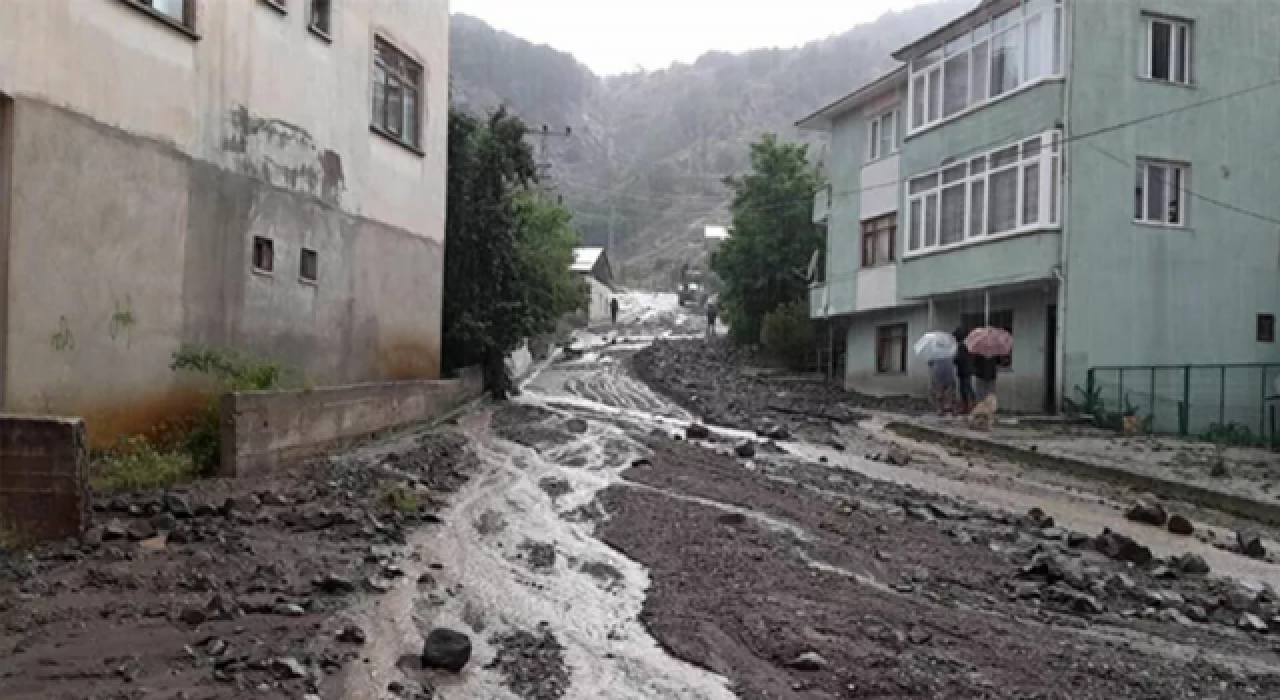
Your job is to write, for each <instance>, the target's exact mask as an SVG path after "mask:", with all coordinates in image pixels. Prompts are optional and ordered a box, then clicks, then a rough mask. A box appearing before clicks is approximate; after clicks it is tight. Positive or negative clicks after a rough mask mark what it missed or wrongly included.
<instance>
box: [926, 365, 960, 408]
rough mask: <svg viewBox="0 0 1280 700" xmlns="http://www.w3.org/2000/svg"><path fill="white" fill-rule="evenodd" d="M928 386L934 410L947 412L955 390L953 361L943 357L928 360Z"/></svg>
mask: <svg viewBox="0 0 1280 700" xmlns="http://www.w3.org/2000/svg"><path fill="white" fill-rule="evenodd" d="M929 386H930V388H931V389H932V391H931V392H930V398H932V399H933V408H934V410H935V411H937V412H938V413H939V414H944V413H947V412H949V411H950V410H951V407H952V404H953V402H954V399H953V397H954V396H955V391H956V366H955V363H954V362H953V361H952V360H949V359H947V358H944V357H938V358H934V359H932V360H929Z"/></svg>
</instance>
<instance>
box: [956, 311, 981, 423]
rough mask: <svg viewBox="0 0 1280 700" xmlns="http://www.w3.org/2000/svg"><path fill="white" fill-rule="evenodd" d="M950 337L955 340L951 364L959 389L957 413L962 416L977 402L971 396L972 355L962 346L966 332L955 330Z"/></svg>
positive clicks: (959, 329)
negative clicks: (952, 364) (954, 352)
mask: <svg viewBox="0 0 1280 700" xmlns="http://www.w3.org/2000/svg"><path fill="white" fill-rule="evenodd" d="M952 335H953V336H954V337H955V339H956V355H955V357H954V358H952V362H953V363H954V364H955V367H956V383H957V385H958V386H959V388H960V407H959V410H958V412H959V413H960V414H961V415H963V414H966V413H968V412H969V409H970V408H972V407H973V404H975V403H977V400H978V399H977V397H976V396H974V394H973V369H974V367H973V353H971V352H969V348H968V346H966V345H965V344H964V340H965V337H966V336H968V335H969V332H968V331H967V330H965V329H964V328H957V329H956V330H955V332H954V333H952Z"/></svg>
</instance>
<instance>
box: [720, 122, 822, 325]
mask: <svg viewBox="0 0 1280 700" xmlns="http://www.w3.org/2000/svg"><path fill="white" fill-rule="evenodd" d="M807 153H808V147H807V146H805V145H803V144H789V143H781V142H779V141H778V140H777V138H776V137H775V136H773V135H772V134H766V135H765V136H764V137H763V138H762V139H761V140H760V141H759V142H757V143H754V144H752V145H751V167H752V172H751V173H749V174H748V175H745V176H743V177H740V178H733V179H730V180H729V181H728V184H729V186H730V187H731V188H732V189H733V236H732V237H731V238H730V239H729V240H728V241H726V242H725V244H724V246H723V247H722V248H721V249H720V251H719V253H717V255H716V256H715V261H714V263H713V269H714V270H715V272H716V274H718V275H719V276H720V280H721V282H722V284H723V291H722V292H721V295H720V308H721V313H722V314H723V316H724V318H725V319H726V320H727V321H728V323H729V327H730V329H731V330H732V335H733V338H734V341H735V342H737V343H738V344H740V345H746V344H753V343H756V342H757V341H758V340H759V338H760V328H761V324H762V322H763V320H764V316H765V314H767V313H769V312H770V311H773V310H774V309H776V308H778V307H779V306H782V305H784V304H791V303H793V302H801V301H804V300H805V299H807V296H808V289H809V284H808V280H807V279H806V273H807V268H808V265H809V259H810V257H812V256H813V252H814V251H815V250H819V249H821V248H822V247H823V243H824V242H823V238H822V235H821V232H820V229H819V228H818V226H816V225H815V224H814V223H813V219H812V207H813V194H814V193H815V192H817V191H818V189H819V187H820V186H821V184H822V183H821V181H820V179H819V178H818V176H817V174H815V173H814V171H813V169H812V168H811V167H810V166H809V160H808V155H807Z"/></svg>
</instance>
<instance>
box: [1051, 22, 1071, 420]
mask: <svg viewBox="0 0 1280 700" xmlns="http://www.w3.org/2000/svg"><path fill="white" fill-rule="evenodd" d="M1075 5H1076V3H1075V0H1065V1H1064V2H1063V3H1062V13H1063V16H1062V34H1063V36H1062V52H1063V56H1062V65H1063V68H1064V73H1065V74H1066V75H1065V80H1064V81H1063V86H1062V146H1061V148H1060V149H1059V150H1060V151H1061V152H1060V153H1059V154H1058V182H1059V186H1058V201H1057V203H1056V204H1057V206H1058V223H1059V224H1060V225H1061V226H1062V233H1061V234H1060V235H1061V236H1062V241H1061V252H1060V254H1059V260H1058V269H1056V270H1054V277H1056V278H1057V279H1058V314H1057V316H1058V317H1057V319H1056V322H1057V324H1058V332H1057V333H1056V334H1055V335H1056V336H1057V341H1058V347H1056V348H1054V349H1053V352H1055V353H1057V355H1058V358H1057V361H1056V362H1054V375H1055V376H1054V377H1053V383H1054V386H1055V387H1056V391H1055V392H1054V395H1055V397H1056V398H1057V400H1058V401H1057V403H1058V405H1059V406H1061V405H1062V400H1063V399H1064V398H1065V397H1066V395H1067V388H1066V383H1065V381H1064V380H1065V378H1066V368H1067V280H1068V278H1069V270H1068V269H1067V259H1068V252H1069V251H1070V245H1069V244H1070V241H1071V238H1070V236H1071V226H1070V225H1069V224H1068V216H1069V212H1070V211H1071V207H1070V206H1068V203H1069V202H1070V201H1071V178H1069V177H1068V176H1067V174H1068V172H1070V171H1069V164H1070V159H1069V158H1068V155H1067V154H1068V151H1069V149H1068V146H1069V142H1068V141H1067V139H1069V138H1071V84H1072V76H1073V75H1074V74H1075V60H1076V52H1075V20H1076V13H1075Z"/></svg>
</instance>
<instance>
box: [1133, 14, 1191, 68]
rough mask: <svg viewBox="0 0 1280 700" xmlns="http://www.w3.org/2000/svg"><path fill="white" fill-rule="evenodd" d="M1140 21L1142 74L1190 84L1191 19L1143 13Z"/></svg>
mask: <svg viewBox="0 0 1280 700" xmlns="http://www.w3.org/2000/svg"><path fill="white" fill-rule="evenodd" d="M1143 23H1144V25H1145V30H1146V51H1144V52H1143V59H1144V60H1143V70H1142V75H1143V77H1145V78H1150V79H1151V80H1160V81H1163V82H1167V83H1177V84H1180V85H1190V84H1191V75H1192V71H1191V65H1192V63H1191V61H1192V57H1193V53H1192V36H1193V32H1192V28H1193V27H1192V24H1191V22H1189V21H1186V20H1180V19H1172V18H1167V17H1156V16H1150V15H1146V16H1144V17H1143Z"/></svg>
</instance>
